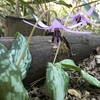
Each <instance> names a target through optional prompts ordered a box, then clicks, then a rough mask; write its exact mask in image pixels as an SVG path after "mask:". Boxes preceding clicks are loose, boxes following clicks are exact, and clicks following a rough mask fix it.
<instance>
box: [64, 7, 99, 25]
mask: <svg viewBox="0 0 100 100" xmlns="http://www.w3.org/2000/svg"><path fill="white" fill-rule="evenodd" d="M93 10H94V6H92V7H91V8H90V9H89V10H88V11H87V12H86V13H85V14H83V13H82V12H81V11H80V10H79V9H78V10H77V12H76V14H69V17H70V18H69V19H68V20H65V21H66V22H70V21H73V24H72V25H75V24H77V23H80V22H81V25H82V26H84V25H86V23H87V22H88V23H90V24H93V25H97V26H99V25H100V24H96V23H95V22H92V21H91V20H89V19H87V18H86V16H90V15H91V14H92V12H93Z"/></svg>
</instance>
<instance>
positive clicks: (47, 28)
mask: <svg viewBox="0 0 100 100" xmlns="http://www.w3.org/2000/svg"><path fill="white" fill-rule="evenodd" d="M23 21H24V22H25V23H27V24H29V25H31V26H34V27H36V28H39V29H43V30H49V29H51V27H46V28H44V27H43V28H42V27H39V26H35V25H34V24H32V23H30V22H28V21H26V20H23Z"/></svg>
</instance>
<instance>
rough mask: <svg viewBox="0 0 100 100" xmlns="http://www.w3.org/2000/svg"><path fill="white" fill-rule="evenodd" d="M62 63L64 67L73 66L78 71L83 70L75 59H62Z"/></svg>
mask: <svg viewBox="0 0 100 100" xmlns="http://www.w3.org/2000/svg"><path fill="white" fill-rule="evenodd" d="M60 64H61V65H62V67H63V68H71V69H74V70H76V71H78V72H80V71H81V68H79V67H78V66H76V65H75V63H74V61H73V60H71V59H65V60H62V61H60Z"/></svg>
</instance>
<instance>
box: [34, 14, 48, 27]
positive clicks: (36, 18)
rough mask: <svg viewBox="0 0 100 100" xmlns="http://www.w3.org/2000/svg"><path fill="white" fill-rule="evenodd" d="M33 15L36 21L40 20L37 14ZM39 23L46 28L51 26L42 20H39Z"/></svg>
mask: <svg viewBox="0 0 100 100" xmlns="http://www.w3.org/2000/svg"><path fill="white" fill-rule="evenodd" d="M33 16H34V18H35V20H36V21H38V20H39V18H38V17H37V16H36V15H35V14H33ZM38 25H39V26H41V27H44V28H46V27H49V26H47V25H45V24H44V23H43V22H42V21H39V22H38Z"/></svg>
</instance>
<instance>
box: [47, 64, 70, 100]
mask: <svg viewBox="0 0 100 100" xmlns="http://www.w3.org/2000/svg"><path fill="white" fill-rule="evenodd" d="M68 83H69V76H68V74H67V73H66V72H65V71H64V70H63V69H62V68H61V64H60V63H56V64H54V65H53V64H52V63H50V62H49V63H48V66H47V69H46V85H47V89H48V94H49V96H50V98H51V100H64V98H65V95H66V91H67V88H68Z"/></svg>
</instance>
